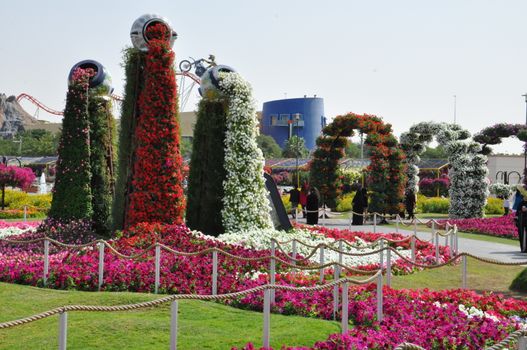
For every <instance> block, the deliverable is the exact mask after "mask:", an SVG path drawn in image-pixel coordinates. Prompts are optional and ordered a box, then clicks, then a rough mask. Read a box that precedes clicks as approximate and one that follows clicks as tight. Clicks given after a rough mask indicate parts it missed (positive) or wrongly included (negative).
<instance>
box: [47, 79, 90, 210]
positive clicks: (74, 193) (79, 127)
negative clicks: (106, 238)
mask: <svg viewBox="0 0 527 350" xmlns="http://www.w3.org/2000/svg"><path fill="white" fill-rule="evenodd" d="M87 89H88V80H87V76H85V77H83V78H81V79H79V80H78V81H75V82H73V83H72V84H71V86H70V87H69V89H68V94H67V97H66V108H65V110H64V119H63V121H62V135H61V138H60V145H59V148H58V156H59V159H58V161H57V175H56V177H55V190H54V191H55V192H54V196H53V202H52V203H51V210H50V212H49V216H50V217H52V218H56V219H88V218H91V215H92V212H93V211H92V193H91V168H90V162H89V159H90V144H89V121H88V96H87Z"/></svg>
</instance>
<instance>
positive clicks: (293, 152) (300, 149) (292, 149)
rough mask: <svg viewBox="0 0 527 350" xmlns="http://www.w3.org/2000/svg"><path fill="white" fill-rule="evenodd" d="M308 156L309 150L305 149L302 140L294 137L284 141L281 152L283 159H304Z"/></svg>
mask: <svg viewBox="0 0 527 350" xmlns="http://www.w3.org/2000/svg"><path fill="white" fill-rule="evenodd" d="M308 155H309V150H308V149H307V148H306V144H305V141H304V139H303V138H301V137H298V136H296V135H295V136H292V137H291V138H290V139H289V140H287V141H286V143H285V146H284V150H283V151H282V157H284V158H296V157H298V158H306V157H307V156H308Z"/></svg>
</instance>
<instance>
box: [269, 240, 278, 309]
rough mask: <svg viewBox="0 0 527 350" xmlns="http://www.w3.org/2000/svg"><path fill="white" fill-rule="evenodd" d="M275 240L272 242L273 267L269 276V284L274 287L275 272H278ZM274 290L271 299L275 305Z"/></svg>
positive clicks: (271, 290)
mask: <svg viewBox="0 0 527 350" xmlns="http://www.w3.org/2000/svg"><path fill="white" fill-rule="evenodd" d="M275 253H276V252H275V240H274V239H272V240H271V267H270V270H271V271H270V276H269V282H270V283H269V284H270V285H273V286H274V284H275V270H276V260H275ZM274 292H275V291H274V289H270V290H269V293H270V298H271V304H274V294H275V293H274Z"/></svg>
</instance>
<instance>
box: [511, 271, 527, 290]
mask: <svg viewBox="0 0 527 350" xmlns="http://www.w3.org/2000/svg"><path fill="white" fill-rule="evenodd" d="M509 289H510V290H514V291H516V292H522V293H527V269H525V270H523V271H522V272H520V273H519V274H518V276H516V278H514V280H513V281H512V283H511V285H510V287H509Z"/></svg>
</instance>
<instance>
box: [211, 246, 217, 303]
mask: <svg viewBox="0 0 527 350" xmlns="http://www.w3.org/2000/svg"><path fill="white" fill-rule="evenodd" d="M216 294H218V251H217V250H213V251H212V295H216Z"/></svg>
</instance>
